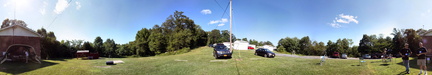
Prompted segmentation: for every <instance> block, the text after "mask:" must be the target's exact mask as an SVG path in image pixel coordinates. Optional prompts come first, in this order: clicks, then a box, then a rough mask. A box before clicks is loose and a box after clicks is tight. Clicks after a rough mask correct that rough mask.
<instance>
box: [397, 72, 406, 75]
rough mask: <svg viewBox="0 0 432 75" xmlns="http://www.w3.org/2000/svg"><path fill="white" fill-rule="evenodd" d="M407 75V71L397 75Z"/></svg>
mask: <svg viewBox="0 0 432 75" xmlns="http://www.w3.org/2000/svg"><path fill="white" fill-rule="evenodd" d="M405 74H407V73H406V71H402V72H400V73H399V74H397V75H405Z"/></svg>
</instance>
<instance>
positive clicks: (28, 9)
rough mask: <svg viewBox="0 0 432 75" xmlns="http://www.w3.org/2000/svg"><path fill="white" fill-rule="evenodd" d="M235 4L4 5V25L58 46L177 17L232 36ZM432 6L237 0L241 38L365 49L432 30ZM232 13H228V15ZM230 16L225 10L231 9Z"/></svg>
mask: <svg viewBox="0 0 432 75" xmlns="http://www.w3.org/2000/svg"><path fill="white" fill-rule="evenodd" d="M228 4H229V0H0V19H2V20H3V19H6V18H9V19H18V20H23V21H25V22H26V23H27V24H28V26H27V27H29V28H31V29H33V30H37V29H40V28H45V29H46V30H47V31H53V32H54V33H55V35H56V37H57V40H59V41H60V40H84V41H90V42H93V41H94V39H95V38H96V37H97V36H100V37H102V39H104V40H106V39H108V38H110V39H114V40H115V42H116V43H119V44H125V43H128V42H130V41H133V40H135V35H136V33H137V31H139V30H141V29H142V28H151V27H153V26H154V25H161V24H162V23H163V22H164V21H165V20H166V18H167V17H168V16H169V15H172V14H173V13H174V12H175V11H183V12H184V15H186V16H188V17H189V18H190V19H192V20H194V21H195V23H196V24H197V25H200V26H201V27H202V29H204V30H205V31H211V30H213V29H219V30H229V28H230V24H229V20H230V18H229V7H227V6H228ZM431 5H432V1H431V0H416V1H411V0H398V1H394V0H271V1H269V0H233V2H232V10H233V11H232V12H233V19H232V21H233V24H232V32H233V34H234V35H235V36H236V37H237V38H248V39H255V40H258V41H271V42H272V43H273V44H274V45H277V43H278V41H279V40H280V39H281V38H285V37H298V38H301V37H304V36H309V37H310V39H311V40H313V41H318V42H320V41H321V42H324V43H326V42H327V41H329V40H331V41H333V42H335V41H336V40H337V39H339V38H341V39H342V38H348V39H352V40H353V42H354V43H353V45H358V43H359V41H360V39H361V38H362V36H363V34H367V35H373V34H375V35H380V34H381V35H383V36H384V37H385V36H390V37H392V36H391V35H390V33H391V32H392V31H393V28H397V29H407V28H413V29H420V28H424V29H432V7H431ZM227 8H228V9H227ZM225 10H226V11H225Z"/></svg>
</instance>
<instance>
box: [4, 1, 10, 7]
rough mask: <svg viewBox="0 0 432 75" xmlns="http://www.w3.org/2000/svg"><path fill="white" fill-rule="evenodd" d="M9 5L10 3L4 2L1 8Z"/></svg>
mask: <svg viewBox="0 0 432 75" xmlns="http://www.w3.org/2000/svg"><path fill="white" fill-rule="evenodd" d="M10 4H11V2H6V3H5V4H3V7H7V6H9V5H10Z"/></svg>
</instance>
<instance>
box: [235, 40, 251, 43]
mask: <svg viewBox="0 0 432 75" xmlns="http://www.w3.org/2000/svg"><path fill="white" fill-rule="evenodd" d="M234 43H249V42H247V41H238V40H237V41H235V42H234Z"/></svg>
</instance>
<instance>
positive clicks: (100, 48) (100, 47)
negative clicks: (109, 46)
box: [93, 36, 105, 55]
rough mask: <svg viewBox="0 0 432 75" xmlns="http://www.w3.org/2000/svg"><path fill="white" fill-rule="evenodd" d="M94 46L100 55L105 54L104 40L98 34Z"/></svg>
mask: <svg viewBox="0 0 432 75" xmlns="http://www.w3.org/2000/svg"><path fill="white" fill-rule="evenodd" d="M93 44H94V45H93V48H94V49H95V51H96V52H98V53H99V55H105V54H103V50H104V49H103V40H102V38H101V37H100V36H97V37H96V38H95V40H94V41H93Z"/></svg>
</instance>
